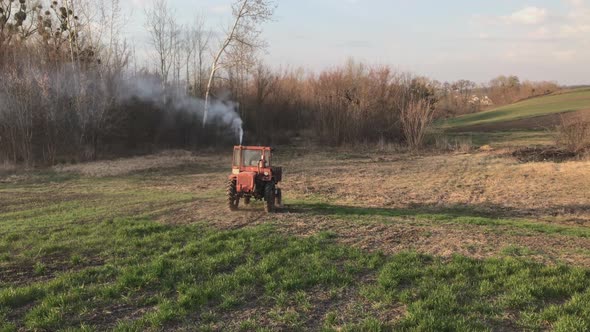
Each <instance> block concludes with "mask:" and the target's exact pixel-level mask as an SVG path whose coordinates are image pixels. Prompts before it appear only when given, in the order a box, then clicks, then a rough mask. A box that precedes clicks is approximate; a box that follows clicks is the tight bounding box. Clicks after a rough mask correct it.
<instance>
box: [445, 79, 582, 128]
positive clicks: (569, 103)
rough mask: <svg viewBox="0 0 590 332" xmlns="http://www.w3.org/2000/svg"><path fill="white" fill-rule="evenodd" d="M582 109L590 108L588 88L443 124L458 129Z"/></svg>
mask: <svg viewBox="0 0 590 332" xmlns="http://www.w3.org/2000/svg"><path fill="white" fill-rule="evenodd" d="M581 110H590V89H588V88H582V89H577V90H572V91H566V92H561V93H556V94H552V95H549V96H544V97H539V98H533V99H528V100H525V101H521V102H518V103H515V104H511V105H507V106H503V107H499V108H495V109H491V110H488V111H485V112H480V113H473V114H467V115H464V116H460V117H457V118H453V119H449V120H447V121H445V122H444V123H443V124H441V126H442V127H443V128H447V129H448V128H455V129H457V128H462V127H469V126H476V125H484V124H487V125H489V124H497V123H501V122H507V121H515V120H520V119H527V118H533V117H540V116H544V115H550V114H556V113H563V112H571V111H581ZM523 129H525V128H523Z"/></svg>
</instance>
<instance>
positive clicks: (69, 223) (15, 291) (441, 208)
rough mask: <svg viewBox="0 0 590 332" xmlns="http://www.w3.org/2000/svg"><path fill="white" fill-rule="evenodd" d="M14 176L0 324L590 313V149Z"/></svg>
mask: <svg viewBox="0 0 590 332" xmlns="http://www.w3.org/2000/svg"><path fill="white" fill-rule="evenodd" d="M230 158H231V157H230V156H229V155H227V156H225V155H223V154H221V153H206V154H200V155H191V154H188V153H181V152H179V153H176V154H164V155H158V156H151V157H141V158H133V159H127V160H120V161H112V162H99V163H91V164H85V165H84V164H82V165H73V166H68V167H61V168H59V169H54V170H50V171H39V172H24V173H23V172H21V173H5V174H3V175H0V202H1V205H0V330H1V331H17V330H59V329H62V330H70V331H72V330H80V331H89V330H111V329H112V330H119V331H143V330H178V331H186V330H191V331H192V330H202V331H226V330H236V331H238V330H241V331H253V330H324V331H340V330H351V331H354V330H365V331H379V330H390V329H399V330H421V331H432V330H437V331H443V330H447V331H455V330H470V331H489V330H492V331H493V330H496V331H506V330H509V331H511V330H512V331H517V330H548V329H549V330H555V331H584V330H588V329H590V318H589V317H590V228H589V225H590V209H589V206H590V197H589V196H588V192H587V190H586V189H585V188H590V178H589V177H588V176H586V175H587V174H588V172H589V171H590V162H569V163H562V164H554V163H532V164H520V163H518V162H517V161H516V160H514V159H512V158H511V157H509V156H507V155H506V154H505V153H504V152H502V151H494V152H490V153H477V154H452V155H409V154H399V153H397V154H393V153H392V154H389V153H383V152H371V151H363V152H360V153H359V152H354V151H331V152H326V151H318V152H314V151H309V150H298V149H289V150H285V151H282V152H281V153H280V154H279V156H278V158H276V159H277V160H278V161H280V162H281V163H282V164H283V165H284V166H285V167H286V174H285V183H284V184H283V189H284V196H285V200H286V204H287V205H286V207H285V208H284V209H283V210H281V211H280V213H277V214H273V215H266V214H264V213H263V212H262V210H263V209H262V205H261V204H260V203H256V204H253V205H252V206H250V207H247V208H244V209H242V210H241V211H239V212H232V213H229V212H228V211H227V210H226V209H225V207H224V201H225V200H224V192H223V187H224V186H223V183H224V180H225V178H226V176H227V173H228V163H229V159H230Z"/></svg>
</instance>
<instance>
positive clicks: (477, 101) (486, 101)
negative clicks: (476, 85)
mask: <svg viewBox="0 0 590 332" xmlns="http://www.w3.org/2000/svg"><path fill="white" fill-rule="evenodd" d="M469 103H470V104H472V105H481V106H492V105H494V102H493V101H492V100H491V99H490V97H488V96H483V97H481V98H480V97H478V96H476V95H473V96H471V98H469Z"/></svg>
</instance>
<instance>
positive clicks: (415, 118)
mask: <svg viewBox="0 0 590 332" xmlns="http://www.w3.org/2000/svg"><path fill="white" fill-rule="evenodd" d="M433 115H434V109H433V105H432V102H431V101H429V100H427V99H413V100H411V101H410V102H409V103H408V105H407V106H406V107H404V108H402V110H401V113H400V121H401V127H402V130H403V132H404V137H405V139H406V142H407V144H408V146H409V147H410V149H412V150H416V149H418V148H420V147H422V145H423V144H424V138H425V136H426V132H427V130H428V128H429V127H430V125H431V124H432V119H433Z"/></svg>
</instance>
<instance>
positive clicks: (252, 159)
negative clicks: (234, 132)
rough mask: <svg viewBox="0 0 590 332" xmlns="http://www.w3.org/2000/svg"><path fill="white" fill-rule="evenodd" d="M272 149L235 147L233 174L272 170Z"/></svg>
mask: <svg viewBox="0 0 590 332" xmlns="http://www.w3.org/2000/svg"><path fill="white" fill-rule="evenodd" d="M271 159H272V149H271V148H270V147H263V146H236V147H234V158H233V165H232V168H233V172H232V173H233V174H238V173H240V172H249V171H259V170H260V169H264V168H270V167H271Z"/></svg>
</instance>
